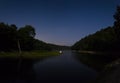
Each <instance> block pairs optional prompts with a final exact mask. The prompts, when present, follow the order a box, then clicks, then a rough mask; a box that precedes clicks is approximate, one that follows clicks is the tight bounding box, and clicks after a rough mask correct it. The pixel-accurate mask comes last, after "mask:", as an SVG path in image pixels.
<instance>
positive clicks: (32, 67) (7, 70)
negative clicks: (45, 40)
mask: <svg viewBox="0 0 120 83" xmlns="http://www.w3.org/2000/svg"><path fill="white" fill-rule="evenodd" d="M74 55H75V54H74V53H72V52H71V51H64V52H63V54H61V55H60V56H56V57H51V58H48V59H45V60H42V61H37V62H34V61H29V60H23V61H22V63H21V65H20V70H18V66H17V65H18V64H17V63H15V62H16V60H15V61H14V60H12V61H13V62H11V61H9V62H11V63H7V62H6V61H5V60H4V59H2V60H0V61H1V62H2V63H1V64H0V66H1V69H0V73H1V74H0V77H1V78H0V82H1V83H65V82H66V83H69V82H70V83H89V82H90V81H91V80H94V79H95V78H96V76H97V72H96V71H95V70H93V69H91V68H88V67H87V66H86V65H84V64H82V63H80V62H79V61H78V60H77V59H76V58H75V57H74ZM7 61H8V60H7ZM13 63H14V64H13ZM11 64H12V65H11ZM5 65H6V66H5Z"/></svg>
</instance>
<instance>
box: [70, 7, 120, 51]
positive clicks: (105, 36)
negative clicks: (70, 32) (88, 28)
mask: <svg viewBox="0 0 120 83" xmlns="http://www.w3.org/2000/svg"><path fill="white" fill-rule="evenodd" d="M114 19H115V22H114V25H113V26H112V27H107V28H104V29H101V30H100V31H97V32H96V33H94V34H91V35H88V36H86V37H84V38H82V39H81V40H79V41H78V42H76V43H75V44H74V45H73V46H72V49H73V50H89V51H120V6H118V7H117V11H116V13H115V15H114Z"/></svg>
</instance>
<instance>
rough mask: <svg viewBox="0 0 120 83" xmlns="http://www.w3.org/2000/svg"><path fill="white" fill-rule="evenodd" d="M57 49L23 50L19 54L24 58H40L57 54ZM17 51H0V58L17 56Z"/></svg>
mask: <svg viewBox="0 0 120 83" xmlns="http://www.w3.org/2000/svg"><path fill="white" fill-rule="evenodd" d="M58 55H59V52H58V51H30V52H28V51H24V52H22V53H21V54H20V56H21V57H22V58H25V59H41V58H45V57H52V56H58ZM18 57H19V53H18V52H0V58H18Z"/></svg>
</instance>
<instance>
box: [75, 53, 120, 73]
mask: <svg viewBox="0 0 120 83" xmlns="http://www.w3.org/2000/svg"><path fill="white" fill-rule="evenodd" d="M75 53H76V56H75V57H76V58H77V59H78V60H79V61H81V62H82V63H83V64H86V65H87V66H89V67H91V68H93V69H95V70H97V71H98V72H100V71H102V70H103V69H104V68H105V67H106V65H108V64H110V63H111V62H113V61H115V60H117V59H118V58H120V53H119V52H95V51H76V52H75Z"/></svg>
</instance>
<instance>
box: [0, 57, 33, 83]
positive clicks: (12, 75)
mask: <svg viewBox="0 0 120 83" xmlns="http://www.w3.org/2000/svg"><path fill="white" fill-rule="evenodd" d="M18 62H19V59H15V58H14V59H13V58H0V83H33V81H34V80H35V73H34V70H33V61H32V60H28V59H22V61H21V64H19V65H18ZM18 66H19V69H18Z"/></svg>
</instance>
